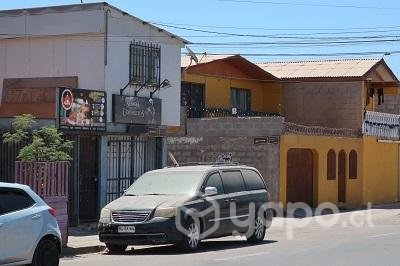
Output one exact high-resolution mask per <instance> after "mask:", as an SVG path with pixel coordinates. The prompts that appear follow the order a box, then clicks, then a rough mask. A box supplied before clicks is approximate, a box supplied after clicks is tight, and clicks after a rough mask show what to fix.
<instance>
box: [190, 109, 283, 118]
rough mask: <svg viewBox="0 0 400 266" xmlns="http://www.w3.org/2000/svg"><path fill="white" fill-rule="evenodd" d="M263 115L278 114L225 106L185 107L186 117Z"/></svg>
mask: <svg viewBox="0 0 400 266" xmlns="http://www.w3.org/2000/svg"><path fill="white" fill-rule="evenodd" d="M227 116H229V117H231V116H238V117H265V116H279V114H277V113H270V112H256V111H246V110H240V109H234V108H233V109H225V108H196V107H187V118H206V117H227Z"/></svg>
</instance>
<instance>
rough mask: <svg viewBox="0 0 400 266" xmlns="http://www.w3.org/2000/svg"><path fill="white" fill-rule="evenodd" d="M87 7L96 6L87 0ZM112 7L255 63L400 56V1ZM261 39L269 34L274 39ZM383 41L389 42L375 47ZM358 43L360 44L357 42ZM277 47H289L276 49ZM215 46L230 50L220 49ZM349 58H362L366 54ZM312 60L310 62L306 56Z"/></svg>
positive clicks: (138, 2)
mask: <svg viewBox="0 0 400 266" xmlns="http://www.w3.org/2000/svg"><path fill="white" fill-rule="evenodd" d="M84 2H85V3H89V2H97V1H87V0H86V1H85V0H84ZM77 3H80V0H77V1H72V0H60V1H46V0H36V1H33V0H31V1H29V0H13V1H1V2H0V9H14V8H26V7H37V6H47V5H61V4H77ZM108 3H110V4H111V5H114V6H116V7H118V8H120V9H123V10H125V11H127V12H128V13H130V14H132V15H135V16H137V17H139V18H141V19H143V20H147V21H151V22H157V23H161V24H166V25H169V26H173V27H175V28H173V27H166V26H160V27H163V28H166V29H168V30H169V31H171V32H174V33H176V34H177V35H180V36H183V37H184V38H186V39H187V40H189V41H191V42H193V43H208V44H201V45H199V44H197V45H196V44H194V45H192V46H191V48H192V49H193V50H194V51H195V52H204V51H207V52H209V53H242V54H255V53H256V54H261V55H257V56H249V58H250V59H251V60H253V61H271V60H279V61H282V60H298V59H305V58H304V57H293V56H291V57H287V56H285V57H284V56H266V55H265V54H310V53H313V54H315V53H317V54H321V53H322V54H332V53H354V52H356V53H359V52H370V51H400V19H399V17H398V14H399V13H400V1H398V0H385V1H372V0H359V1H355V0H333V1H327V0H284V1H281V0H275V1H273V0H271V1H266V0H196V1H195V0H186V1H183V0H162V1H161V0H154V1H149V0H135V1H126V0H125V1H123V0H110V1H108ZM179 28H189V29H192V30H184V29H179ZM193 30H195V31H193ZM202 31H203V32H202ZM204 31H207V32H204ZM208 31H216V32H224V33H229V34H239V35H243V34H245V35H246V34H247V35H253V37H250V36H242V37H240V36H228V35H221V34H216V33H209V32H208ZM345 32H347V33H345ZM254 35H255V36H254ZM259 35H268V36H269V38H267V37H260V36H259ZM196 36H197V37H196ZM282 36H283V37H284V38H282ZM287 36H290V38H287ZM371 36H373V37H372V38H371ZM271 37H272V38H271ZM293 37H294V38H293ZM332 37H333V39H332ZM337 37H338V38H341V39H337ZM354 37H355V38H354ZM304 38H307V39H304ZM321 38H325V39H321ZM350 38H351V39H350ZM374 38H375V39H374ZM376 38H378V39H376ZM381 39H382V40H386V42H381V41H379V42H376V40H381ZM354 40H356V41H357V43H354V42H353V41H354ZM360 40H361V42H360ZM364 40H373V42H369V41H367V42H364ZM316 41H317V42H323V43H322V44H318V45H313V46H310V45H308V44H307V45H298V42H306V43H309V42H312V43H314V42H316ZM332 41H339V43H333V44H332V43H331V42H332ZM341 41H344V43H341ZM243 42H246V44H244V43H243ZM277 42H285V43H284V44H277ZM287 42H290V44H287ZM292 42H295V43H294V44H293V43H292ZM346 42H350V43H346ZM216 43H224V45H226V44H229V45H227V46H221V45H217V44H216ZM236 43H238V44H236ZM255 43H261V44H255ZM382 56H383V54H378V55H374V56H373V57H382ZM336 57H339V56H336ZM340 57H342V56H340ZM350 57H361V55H359V56H355V55H353V56H350ZM307 58H311V57H310V56H307ZM317 58H319V57H317ZM329 58H333V57H329ZM385 60H386V61H387V62H388V64H389V66H390V67H391V68H392V69H393V71H394V72H395V74H396V75H397V76H398V77H399V78H400V53H397V54H392V55H387V56H385Z"/></svg>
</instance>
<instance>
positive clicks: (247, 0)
mask: <svg viewBox="0 0 400 266" xmlns="http://www.w3.org/2000/svg"><path fill="white" fill-rule="evenodd" d="M216 1H218V2H230V3H246V4H269V5H281V6H282V5H285V6H312V7H329V8H355V9H373V10H393V11H396V10H399V9H400V8H397V7H380V6H356V5H332V4H326V3H323V4H314V3H295V2H276V1H255V0H216Z"/></svg>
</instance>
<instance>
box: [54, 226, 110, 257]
mask: <svg viewBox="0 0 400 266" xmlns="http://www.w3.org/2000/svg"><path fill="white" fill-rule="evenodd" d="M105 249H106V247H105V245H104V243H101V242H100V241H99V236H98V235H97V230H96V227H95V226H93V225H84V226H80V227H74V228H69V237H68V244H67V247H64V248H63V250H62V254H61V256H62V257H72V256H76V255H83V254H89V253H99V252H103V251H105Z"/></svg>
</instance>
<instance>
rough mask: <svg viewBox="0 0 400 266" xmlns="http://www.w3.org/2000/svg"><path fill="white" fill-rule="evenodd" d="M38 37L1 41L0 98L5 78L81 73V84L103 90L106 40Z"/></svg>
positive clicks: (79, 78)
mask: <svg viewBox="0 0 400 266" xmlns="http://www.w3.org/2000/svg"><path fill="white" fill-rule="evenodd" d="M103 40H104V39H103V37H102V36H98V37H90V38H84V37H82V36H68V37H37V38H23V39H9V40H4V39H3V40H0V98H1V96H2V91H3V79H4V78H34V77H64V76H78V86H79V87H81V88H87V89H97V90H104V57H103V56H102V55H103V53H104V41H103Z"/></svg>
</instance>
